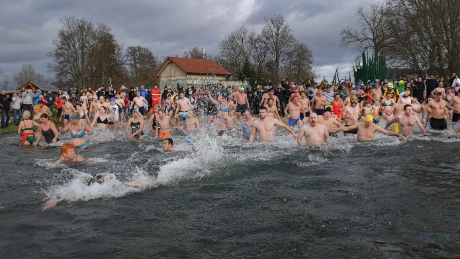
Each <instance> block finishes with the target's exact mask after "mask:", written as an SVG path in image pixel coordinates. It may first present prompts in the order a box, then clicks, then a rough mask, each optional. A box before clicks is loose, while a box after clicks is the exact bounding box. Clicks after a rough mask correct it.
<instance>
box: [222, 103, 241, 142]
mask: <svg viewBox="0 0 460 259" xmlns="http://www.w3.org/2000/svg"><path fill="white" fill-rule="evenodd" d="M243 113H244V112H243ZM224 124H225V129H223V128H224V127H223V126H224ZM234 124H236V125H238V121H237V120H236V117H235V109H234V108H233V107H232V108H230V111H229V112H228V115H227V116H225V117H224V120H222V121H221V122H220V124H219V126H218V127H217V131H218V132H219V136H222V135H224V134H230V135H231V134H232V133H236V130H235V128H234Z"/></svg>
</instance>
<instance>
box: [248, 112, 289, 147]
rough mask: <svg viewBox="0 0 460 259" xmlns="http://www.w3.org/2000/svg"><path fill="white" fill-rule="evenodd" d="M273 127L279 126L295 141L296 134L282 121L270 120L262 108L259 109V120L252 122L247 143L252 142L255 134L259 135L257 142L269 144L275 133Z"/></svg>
mask: <svg viewBox="0 0 460 259" xmlns="http://www.w3.org/2000/svg"><path fill="white" fill-rule="evenodd" d="M275 125H276V126H280V127H282V128H283V129H285V130H286V131H287V132H289V133H291V134H292V136H293V137H294V138H295V139H297V134H295V132H294V131H293V130H292V129H291V128H290V127H289V126H288V125H286V124H284V123H283V122H282V121H280V120H277V119H274V118H270V117H268V116H267V108H265V106H262V107H260V108H259V120H256V121H254V124H253V127H252V132H251V135H250V136H249V143H252V142H254V137H255V136H256V133H258V134H259V140H260V141H261V142H269V141H273V140H274V136H273V133H274V132H275V129H276V128H275Z"/></svg>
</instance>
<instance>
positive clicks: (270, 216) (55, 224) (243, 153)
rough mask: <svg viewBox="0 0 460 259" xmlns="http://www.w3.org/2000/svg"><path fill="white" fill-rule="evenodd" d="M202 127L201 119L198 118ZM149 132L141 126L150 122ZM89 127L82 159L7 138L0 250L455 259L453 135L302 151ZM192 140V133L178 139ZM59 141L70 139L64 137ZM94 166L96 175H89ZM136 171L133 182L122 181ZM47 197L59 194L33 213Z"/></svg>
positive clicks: (209, 129)
mask: <svg viewBox="0 0 460 259" xmlns="http://www.w3.org/2000/svg"><path fill="white" fill-rule="evenodd" d="M204 125H207V124H205V123H204ZM145 132H148V128H146V129H145ZM98 133H100V132H95V134H93V135H92V136H90V137H89V142H90V147H89V148H88V149H86V150H83V151H80V152H79V154H80V155H82V156H83V157H85V158H86V161H85V162H84V163H82V164H65V165H54V164H53V162H54V161H55V160H56V159H57V157H58V156H59V147H48V148H33V147H27V148H24V147H19V145H18V142H19V139H18V138H17V137H16V136H14V135H3V136H2V140H3V143H4V144H3V145H2V147H1V149H2V154H4V155H3V159H2V161H3V164H4V166H3V167H2V169H1V170H2V171H1V174H2V180H1V181H0V194H1V196H2V200H1V203H0V212H1V216H0V220H1V221H0V222H1V228H0V229H1V230H0V232H1V236H2V237H3V238H2V240H1V245H0V251H2V254H3V256H2V257H6V258H18V257H56V256H57V257H85V258H86V257H98V258H100V257H113V256H115V257H132V256H133V251H135V253H136V255H138V256H139V257H168V258H170V257H194V258H203V257H206V258H207V257H213V258H216V257H217V258H220V257H232V258H234V257H251V256H253V257H263V258H276V257H282V258H286V257H308V258H337V257H351V258H381V257H394V258H405V257H407V258H412V257H416V258H418V257H429V258H436V257H443V258H455V257H456V256H457V255H458V251H460V238H459V236H458V233H459V231H460V227H459V226H458V222H460V218H459V216H458V208H459V205H460V202H459V201H460V200H459V198H458V193H459V191H460V179H459V172H460V170H459V169H460V164H459V163H458V162H457V158H456V154H457V153H458V152H459V148H458V143H459V142H460V139H447V138H446V134H444V133H432V137H431V140H430V141H426V140H423V139H422V138H421V137H417V136H415V137H414V138H412V139H411V140H410V141H408V142H401V141H399V140H398V139H397V138H394V137H388V136H384V135H380V134H378V135H377V136H376V140H375V142H372V143H356V141H355V139H354V138H353V137H340V138H333V139H332V140H331V144H330V146H329V147H326V148H319V149H309V148H299V147H297V144H296V142H295V141H294V140H293V139H292V136H290V135H285V133H284V132H283V131H279V132H277V137H276V141H275V142H274V143H254V144H253V145H248V144H246V143H243V142H240V141H239V140H237V139H234V138H231V137H217V136H216V135H217V132H216V129H215V127H214V126H206V127H203V128H202V129H201V130H200V131H199V132H198V133H197V134H196V135H193V136H188V137H187V136H186V135H185V134H184V133H182V132H173V135H174V140H175V146H176V147H178V148H179V149H181V151H180V152H178V153H175V154H164V153H163V152H161V144H160V142H159V141H158V140H155V139H153V138H152V137H151V135H150V134H148V135H147V137H146V141H145V142H144V143H140V142H135V141H128V140H127V139H126V137H125V136H124V134H123V133H121V132H120V133H110V134H108V135H107V134H105V135H102V134H99V135H100V136H101V137H97V135H98ZM186 138H187V139H190V140H191V141H189V140H186ZM63 139H64V141H65V140H66V136H64V138H63ZM96 176H100V177H102V178H103V181H100V182H97V181H94V180H93V181H91V179H95V178H94V177H96ZM128 181H137V182H139V183H140V185H139V187H130V186H127V185H126V184H125V182H128ZM50 199H64V200H65V201H63V202H62V203H61V204H59V205H57V206H56V207H54V208H52V209H50V210H47V211H45V212H41V211H40V205H41V204H42V203H43V202H44V201H46V200H50Z"/></svg>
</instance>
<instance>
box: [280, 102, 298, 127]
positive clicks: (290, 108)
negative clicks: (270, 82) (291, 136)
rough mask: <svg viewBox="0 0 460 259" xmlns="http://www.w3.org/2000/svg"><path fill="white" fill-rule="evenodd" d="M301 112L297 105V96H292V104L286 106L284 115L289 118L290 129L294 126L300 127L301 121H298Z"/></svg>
mask: <svg viewBox="0 0 460 259" xmlns="http://www.w3.org/2000/svg"><path fill="white" fill-rule="evenodd" d="M301 112H302V110H301V108H300V105H299V96H298V95H294V96H293V97H292V102H290V103H288V105H286V108H285V109H284V113H285V114H287V115H288V116H289V126H290V127H291V128H292V127H294V126H295V125H299V126H301V125H302V120H301V119H300V113H301Z"/></svg>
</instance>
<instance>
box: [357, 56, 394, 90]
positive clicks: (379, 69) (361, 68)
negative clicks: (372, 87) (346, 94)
mask: <svg viewBox="0 0 460 259" xmlns="http://www.w3.org/2000/svg"><path fill="white" fill-rule="evenodd" d="M361 56H362V62H363V63H362V64H359V63H357V64H356V67H355V66H353V72H354V75H355V81H356V82H357V81H358V80H359V79H361V80H363V82H367V81H368V80H371V81H372V82H374V80H375V79H380V80H383V79H384V78H386V76H387V66H386V62H385V57H384V56H383V55H378V56H377V57H376V58H373V57H372V56H369V53H364V51H363V54H362V55H361Z"/></svg>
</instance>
